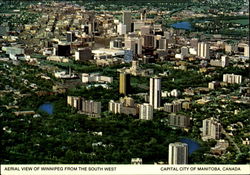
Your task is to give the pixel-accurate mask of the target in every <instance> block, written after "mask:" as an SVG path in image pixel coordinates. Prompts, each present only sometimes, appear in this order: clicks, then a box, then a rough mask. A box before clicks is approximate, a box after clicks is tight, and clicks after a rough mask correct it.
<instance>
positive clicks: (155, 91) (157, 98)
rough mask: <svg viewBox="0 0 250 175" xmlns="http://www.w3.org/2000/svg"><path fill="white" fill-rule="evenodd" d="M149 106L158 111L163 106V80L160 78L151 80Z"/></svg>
mask: <svg viewBox="0 0 250 175" xmlns="http://www.w3.org/2000/svg"><path fill="white" fill-rule="evenodd" d="M149 86H150V87H149V104H150V105H152V106H153V108H154V109H157V108H159V107H160V106H161V79H160V78H159V77H154V78H150V85H149Z"/></svg>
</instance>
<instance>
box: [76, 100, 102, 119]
mask: <svg viewBox="0 0 250 175" xmlns="http://www.w3.org/2000/svg"><path fill="white" fill-rule="evenodd" d="M81 111H82V112H83V113H84V114H86V115H89V116H92V117H100V115H101V102H95V101H93V100H84V99H82V109H81Z"/></svg>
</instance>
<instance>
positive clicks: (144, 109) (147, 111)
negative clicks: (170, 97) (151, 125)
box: [139, 103, 153, 120]
mask: <svg viewBox="0 0 250 175" xmlns="http://www.w3.org/2000/svg"><path fill="white" fill-rule="evenodd" d="M139 116H140V119H142V120H152V119H153V106H152V105H150V104H148V103H144V104H142V105H140V111H139Z"/></svg>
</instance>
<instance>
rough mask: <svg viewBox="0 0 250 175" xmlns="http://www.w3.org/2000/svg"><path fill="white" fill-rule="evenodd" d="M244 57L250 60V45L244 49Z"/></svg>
mask: <svg viewBox="0 0 250 175" xmlns="http://www.w3.org/2000/svg"><path fill="white" fill-rule="evenodd" d="M244 56H245V57H248V59H249V45H247V46H245V47H244Z"/></svg>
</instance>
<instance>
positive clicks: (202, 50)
mask: <svg viewBox="0 0 250 175" xmlns="http://www.w3.org/2000/svg"><path fill="white" fill-rule="evenodd" d="M198 56H199V57H201V58H205V59H209V58H210V56H209V44H208V43H205V42H201V43H198Z"/></svg>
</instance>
